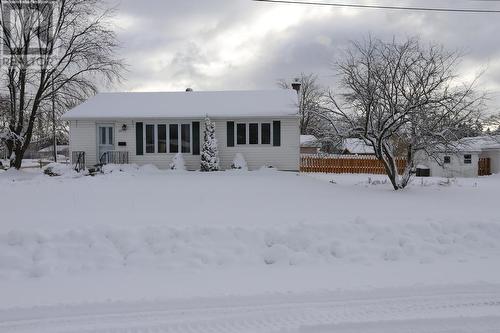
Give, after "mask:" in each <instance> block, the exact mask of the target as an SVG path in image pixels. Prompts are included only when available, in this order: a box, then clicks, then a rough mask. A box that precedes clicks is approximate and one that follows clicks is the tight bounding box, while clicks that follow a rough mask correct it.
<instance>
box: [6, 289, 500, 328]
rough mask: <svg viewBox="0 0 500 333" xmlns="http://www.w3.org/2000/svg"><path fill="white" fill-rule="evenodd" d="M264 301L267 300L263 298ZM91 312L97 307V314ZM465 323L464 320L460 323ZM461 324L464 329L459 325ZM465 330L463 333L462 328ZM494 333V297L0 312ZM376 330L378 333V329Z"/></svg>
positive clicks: (69, 318)
mask: <svg viewBox="0 0 500 333" xmlns="http://www.w3.org/2000/svg"><path fill="white" fill-rule="evenodd" d="M270 298H271V300H272V301H270ZM95 308H98V310H96V309H95ZM464 318H467V320H466V319H464ZM464 321H465V324H464ZM466 324H467V325H475V326H470V327H471V328H470V329H469V330H466V331H464V327H467V325H466ZM415 325H418V327H422V328H424V329H425V330H424V332H426V333H427V332H436V333H448V332H467V333H469V332H471V329H473V332H474V333H483V332H484V333H497V332H500V292H498V293H476V294H443V295H434V296H401V297H392V298H379V299H362V298H359V297H357V298H353V299H351V300H349V299H343V300H339V299H335V297H333V296H332V297H330V298H325V297H318V298H317V299H316V300H315V299H314V297H310V296H309V297H306V298H305V300H304V301H301V300H300V298H297V299H296V300H295V301H291V300H290V298H286V297H283V299H282V300H281V301H280V296H276V297H274V298H273V297H272V296H268V297H262V298H261V300H260V302H258V301H256V300H255V299H252V301H249V302H248V304H245V298H240V299H239V300H238V302H236V304H235V303H232V301H231V298H227V299H214V300H203V301H201V300H198V301H197V300H193V301H191V303H189V302H188V303H184V304H182V305H181V306H179V305H178V304H175V303H174V302H172V303H157V304H153V303H135V304H132V303H131V304H128V305H127V306H126V307H116V306H114V305H113V304H109V305H85V306H78V307H74V308H71V307H63V306H59V307H48V308H38V309H36V308H34V309H19V310H15V311H0V332H2V333H167V332H168V333H178V332H179V333H188V332H192V333H198V332H203V333H207V332H217V333H230V332H235V333H236V332H237V333H241V332H242V333H246V332H248V333H256V332H280V333H281V332H294V333H295V332H307V333H308V332H314V333H316V332H331V331H332V329H333V328H335V332H359V331H363V332H369V333H371V332H377V333H378V332H403V333H404V332H414V331H412V330H411V329H412V327H413V328H415ZM377 329H379V330H378V331H377Z"/></svg>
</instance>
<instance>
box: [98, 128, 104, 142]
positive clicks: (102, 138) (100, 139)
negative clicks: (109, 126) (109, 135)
mask: <svg viewBox="0 0 500 333" xmlns="http://www.w3.org/2000/svg"><path fill="white" fill-rule="evenodd" d="M99 144H100V145H105V144H106V127H101V128H99Z"/></svg>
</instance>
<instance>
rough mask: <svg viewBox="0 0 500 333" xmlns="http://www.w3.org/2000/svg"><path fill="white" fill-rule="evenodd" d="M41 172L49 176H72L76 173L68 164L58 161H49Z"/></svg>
mask: <svg viewBox="0 0 500 333" xmlns="http://www.w3.org/2000/svg"><path fill="white" fill-rule="evenodd" d="M43 173H44V174H46V175H47V176H50V177H61V176H68V177H73V176H76V175H77V172H76V171H75V170H73V169H72V168H71V167H70V166H69V165H66V164H60V163H51V164H49V165H47V166H46V167H45V168H44V169H43Z"/></svg>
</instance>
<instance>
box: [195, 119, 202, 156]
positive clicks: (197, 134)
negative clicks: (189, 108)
mask: <svg viewBox="0 0 500 333" xmlns="http://www.w3.org/2000/svg"><path fill="white" fill-rule="evenodd" d="M193 155H200V122H199V121H195V122H193Z"/></svg>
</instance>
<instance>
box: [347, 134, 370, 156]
mask: <svg viewBox="0 0 500 333" xmlns="http://www.w3.org/2000/svg"><path fill="white" fill-rule="evenodd" d="M342 150H343V151H346V152H348V153H350V154H357V155H369V154H375V150H374V149H373V147H372V146H369V145H367V144H366V143H365V142H364V141H363V140H361V139H357V138H349V139H344V140H343V142H342Z"/></svg>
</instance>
